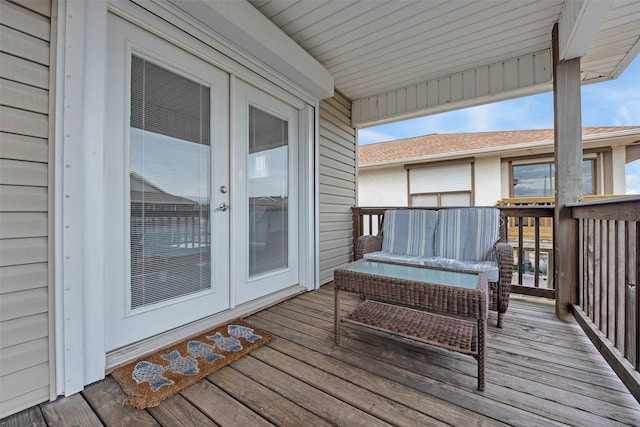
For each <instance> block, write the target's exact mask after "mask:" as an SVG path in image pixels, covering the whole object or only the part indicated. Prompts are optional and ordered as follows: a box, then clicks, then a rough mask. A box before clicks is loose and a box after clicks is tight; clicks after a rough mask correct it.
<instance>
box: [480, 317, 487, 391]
mask: <svg viewBox="0 0 640 427" xmlns="http://www.w3.org/2000/svg"><path fill="white" fill-rule="evenodd" d="M486 325H487V321H486V320H483V319H478V390H479V391H484V385H485V384H484V359H485V341H486V337H485V336H486V331H485V328H486Z"/></svg>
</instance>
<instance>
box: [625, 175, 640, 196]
mask: <svg viewBox="0 0 640 427" xmlns="http://www.w3.org/2000/svg"><path fill="white" fill-rule="evenodd" d="M625 187H626V194H640V174H627V176H626V179H625Z"/></svg>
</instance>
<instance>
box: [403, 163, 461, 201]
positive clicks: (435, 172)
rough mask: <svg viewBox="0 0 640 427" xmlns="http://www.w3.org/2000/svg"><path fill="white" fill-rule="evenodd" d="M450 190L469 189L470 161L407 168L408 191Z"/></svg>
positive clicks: (440, 191) (413, 192)
mask: <svg viewBox="0 0 640 427" xmlns="http://www.w3.org/2000/svg"><path fill="white" fill-rule="evenodd" d="M450 191H471V163H459V164H453V165H444V166H433V167H422V168H415V169H410V170H409V192H410V193H411V194H416V193H442V192H450Z"/></svg>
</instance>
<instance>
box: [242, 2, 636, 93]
mask: <svg viewBox="0 0 640 427" xmlns="http://www.w3.org/2000/svg"><path fill="white" fill-rule="evenodd" d="M249 3H251V4H252V5H253V6H254V7H255V8H256V9H257V10H258V11H259V12H260V13H262V14H263V15H264V16H265V17H267V18H268V19H269V20H270V21H271V22H272V23H273V24H275V25H276V26H277V27H279V28H280V29H281V30H282V31H283V32H284V33H286V34H287V35H288V36H289V37H290V38H291V39H293V40H294V41H295V42H296V43H298V44H299V45H300V46H301V47H302V48H303V49H305V50H306V51H307V52H308V53H309V54H311V55H312V56H313V57H314V58H315V59H316V60H317V61H318V62H320V63H321V64H322V65H323V66H324V67H325V68H326V69H327V70H328V71H329V72H330V73H331V74H332V75H333V76H334V79H335V88H336V89H337V90H339V91H340V92H342V93H343V94H344V95H346V96H347V97H348V98H349V99H351V100H358V99H363V98H368V97H372V96H377V95H380V94H384V93H388V92H389V91H394V90H396V89H398V88H403V87H408V86H410V85H416V84H419V83H421V82H427V81H432V80H434V79H439V78H443V77H446V76H451V75H454V74H456V73H461V72H464V71H465V70H473V69H477V68H478V67H483V66H488V65H489V64H495V63H500V62H501V61H509V60H514V59H515V58H520V57H522V56H525V55H530V54H533V53H535V52H540V51H545V50H546V51H548V50H549V49H550V48H551V33H552V28H553V26H554V23H556V22H559V21H560V20H561V17H562V16H563V15H565V16H564V17H565V19H570V22H569V24H568V25H567V26H566V27H564V28H566V29H565V34H563V32H562V29H561V30H560V38H561V43H562V42H563V41H565V42H566V43H565V44H564V45H565V46H567V50H566V51H564V52H561V58H562V53H565V54H568V55H569V56H570V55H571V53H572V50H577V51H579V50H580V49H581V48H583V47H584V50H585V52H586V54H585V53H584V52H583V53H582V54H581V56H582V59H581V68H582V79H583V82H585V83H586V82H595V81H601V80H605V79H610V78H614V77H617V76H618V75H619V74H620V73H621V72H622V71H623V70H624V68H626V66H627V65H628V64H629V63H630V62H631V61H632V60H633V58H634V57H635V56H636V55H637V54H638V52H639V51H640V42H639V38H640V1H637V0H628V1H608V2H607V1H605V0H545V1H495V0H482V1H469V0H463V1H459V0H444V1H436V0H419V1H405V0H391V1H381V0H364V1H352V0H249ZM585 10H586V12H585ZM589 13H590V14H589ZM563 37H564V39H563ZM561 46H562V45H561ZM567 59H571V58H567ZM548 83H549V84H550V82H548ZM549 89H550V87H547V88H546V90H549ZM540 91H542V90H540ZM497 98H499V96H498V97H497Z"/></svg>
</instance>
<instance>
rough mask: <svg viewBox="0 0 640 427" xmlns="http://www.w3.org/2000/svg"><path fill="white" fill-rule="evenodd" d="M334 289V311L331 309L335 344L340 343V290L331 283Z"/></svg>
mask: <svg viewBox="0 0 640 427" xmlns="http://www.w3.org/2000/svg"><path fill="white" fill-rule="evenodd" d="M333 289H334V298H335V302H334V311H333V313H334V314H333V320H334V328H335V342H336V344H340V295H339V294H340V290H339V289H338V287H337V286H336V284H335V283H334V284H333Z"/></svg>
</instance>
